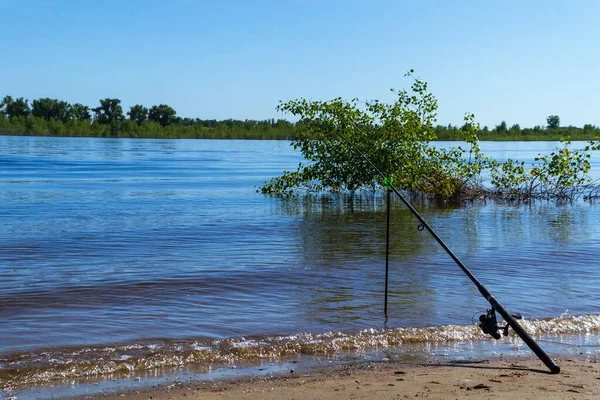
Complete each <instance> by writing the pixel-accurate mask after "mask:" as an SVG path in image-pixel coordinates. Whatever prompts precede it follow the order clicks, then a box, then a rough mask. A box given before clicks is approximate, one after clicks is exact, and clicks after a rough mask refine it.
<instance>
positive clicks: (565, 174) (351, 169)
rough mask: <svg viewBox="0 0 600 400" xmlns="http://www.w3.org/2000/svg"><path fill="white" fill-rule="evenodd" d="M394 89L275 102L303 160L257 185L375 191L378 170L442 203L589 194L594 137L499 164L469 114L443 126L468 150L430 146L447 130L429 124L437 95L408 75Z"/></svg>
mask: <svg viewBox="0 0 600 400" xmlns="http://www.w3.org/2000/svg"><path fill="white" fill-rule="evenodd" d="M411 72H412V71H411ZM409 75H410V74H409ZM394 93H395V94H396V100H395V101H394V102H393V103H391V104H386V103H383V102H380V101H378V100H375V101H366V102H361V101H359V100H358V99H353V100H351V101H344V100H342V99H341V98H336V99H333V100H331V101H308V100H306V99H296V100H291V101H288V102H285V103H280V104H279V106H278V110H280V111H283V112H288V113H291V114H293V115H294V116H296V117H298V118H299V122H298V124H297V126H296V135H295V137H294V139H293V141H292V146H293V147H294V148H295V149H299V150H300V152H301V153H302V155H303V156H304V159H305V161H304V162H302V163H300V164H299V165H298V169H297V170H296V171H284V172H283V175H281V176H279V177H275V178H273V179H271V180H270V181H269V182H265V183H264V184H263V185H262V186H261V187H260V188H259V190H258V191H259V192H261V193H263V194H270V195H276V196H289V195H292V194H297V193H306V192H321V193H322V192H329V193H344V192H350V193H354V192H355V191H357V190H363V189H368V190H373V191H375V190H377V189H379V188H381V187H382V185H384V184H385V182H384V181H382V179H381V175H380V174H379V173H378V172H377V169H379V170H380V171H381V173H382V174H383V175H384V176H386V177H390V179H393V180H394V185H395V186H396V187H397V188H398V189H401V190H405V191H408V192H411V193H417V194H420V195H424V196H426V197H430V198H437V199H444V200H448V201H459V200H461V199H475V198H484V197H503V198H509V199H519V200H528V199H531V198H558V199H575V198H577V197H578V196H580V195H581V194H583V193H584V191H585V190H586V189H587V190H588V192H589V187H588V186H586V185H589V183H590V180H589V176H588V172H589V169H590V163H589V159H590V157H591V153H590V152H591V151H596V150H599V149H600V141H598V139H596V140H593V141H590V142H589V143H588V145H587V146H585V147H584V148H582V149H572V148H571V147H570V141H568V140H567V141H562V142H561V146H560V147H558V148H557V149H556V150H555V151H553V152H552V153H551V154H549V155H544V156H542V155H540V156H539V157H537V158H536V160H535V161H536V163H535V164H534V165H532V166H531V167H529V168H528V167H525V164H524V163H523V162H520V161H517V160H508V161H506V162H498V161H497V160H492V159H489V158H488V157H486V156H485V155H484V154H483V153H482V152H481V150H480V147H479V138H478V133H480V132H481V129H480V127H479V125H478V124H476V123H475V122H474V118H475V117H474V115H473V114H466V115H465V117H464V125H463V126H462V127H461V128H460V129H457V128H452V127H448V130H450V129H452V131H453V135H456V136H459V137H460V138H461V139H462V140H463V141H464V142H466V144H467V146H468V148H467V149H463V148H461V147H451V148H449V149H445V148H441V147H435V146H432V145H431V143H430V142H431V141H432V140H435V139H437V138H438V136H437V133H438V132H443V131H444V130H445V128H444V129H439V126H438V127H434V126H433V123H434V122H435V117H436V111H437V100H436V99H435V97H434V96H433V95H432V94H431V93H429V92H428V91H427V83H425V82H424V81H422V80H419V79H413V83H412V85H411V87H410V92H409V91H406V90H401V91H394ZM496 132H498V133H503V132H512V134H517V132H521V128H520V126H518V125H513V126H512V127H511V128H510V130H507V126H506V123H505V122H504V121H503V122H502V123H501V124H500V125H499V126H497V127H496ZM361 153H362V154H363V155H364V156H366V158H368V160H370V161H368V160H367V159H365V157H362V156H361ZM371 163H372V164H371ZM483 171H486V172H488V173H489V175H490V176H491V185H492V187H491V188H485V187H484V186H483V183H482V178H481V175H482V172H483ZM584 196H585V194H584ZM587 197H589V194H588V195H587Z"/></svg>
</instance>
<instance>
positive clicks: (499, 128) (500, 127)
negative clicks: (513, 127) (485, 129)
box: [496, 121, 508, 133]
mask: <svg viewBox="0 0 600 400" xmlns="http://www.w3.org/2000/svg"><path fill="white" fill-rule="evenodd" d="M507 131H508V127H507V125H506V121H502V122H500V125H496V132H498V133H506V132H507Z"/></svg>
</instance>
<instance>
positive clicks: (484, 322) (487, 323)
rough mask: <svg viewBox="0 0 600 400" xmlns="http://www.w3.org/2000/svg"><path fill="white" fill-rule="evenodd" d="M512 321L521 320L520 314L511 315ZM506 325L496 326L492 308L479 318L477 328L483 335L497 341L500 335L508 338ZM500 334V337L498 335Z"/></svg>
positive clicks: (507, 326)
mask: <svg viewBox="0 0 600 400" xmlns="http://www.w3.org/2000/svg"><path fill="white" fill-rule="evenodd" d="M511 315H512V317H513V318H514V319H522V318H523V316H522V315H521V314H511ZM509 326H510V325H508V323H507V324H506V325H504V326H500V325H498V319H497V318H496V310H495V309H494V308H493V307H492V308H490V309H488V310H487V313H486V314H481V315H480V316H479V327H480V328H481V330H482V331H483V333H485V334H488V335H490V336H492V337H493V338H494V339H496V340H499V339H500V338H501V337H502V335H504V336H508V328H509ZM500 332H502V335H501V334H500Z"/></svg>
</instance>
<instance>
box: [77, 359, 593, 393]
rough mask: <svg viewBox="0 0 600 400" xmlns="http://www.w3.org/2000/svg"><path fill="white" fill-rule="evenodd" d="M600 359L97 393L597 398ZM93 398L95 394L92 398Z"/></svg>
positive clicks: (386, 367) (360, 367)
mask: <svg viewBox="0 0 600 400" xmlns="http://www.w3.org/2000/svg"><path fill="white" fill-rule="evenodd" d="M599 360H600V357H599V356H598V355H595V356H592V357H590V356H587V357H582V356H579V357H575V358H573V357H565V358H562V359H557V360H556V361H557V362H558V363H559V365H560V366H561V368H562V371H561V373H560V374H558V375H553V374H550V373H549V372H548V371H547V369H546V368H545V367H544V365H543V364H542V363H541V362H540V361H539V360H538V359H537V358H516V359H508V360H470V361H467V362H460V363H452V362H430V363H419V364H414V363H390V362H377V363H372V362H370V363H355V364H347V365H339V366H335V367H331V368H322V369H316V370H312V371H306V372H298V371H294V370H290V371H288V372H286V373H283V374H280V375H275V376H269V377H250V378H243V379H236V380H217V381H204V382H193V381H190V382H181V383H177V384H174V385H169V386H164V387H150V388H148V389H144V390H135V391H130V392H125V393H117V394H110V395H102V396H98V397H95V398H96V399H104V400H117V399H123V398H127V399H132V400H142V399H144V400H147V399H153V400H167V399H248V400H253V399H261V400H264V399H297V400H298V399H323V398H327V399H348V398H352V399H397V398H415V397H424V398H430V399H456V398H462V397H469V398H475V399H477V398H492V397H493V398H494V399H507V400H513V399H518V398H521V399H566V398H575V399H592V398H596V396H597V394H598V393H600V363H599ZM87 398H89V397H87Z"/></svg>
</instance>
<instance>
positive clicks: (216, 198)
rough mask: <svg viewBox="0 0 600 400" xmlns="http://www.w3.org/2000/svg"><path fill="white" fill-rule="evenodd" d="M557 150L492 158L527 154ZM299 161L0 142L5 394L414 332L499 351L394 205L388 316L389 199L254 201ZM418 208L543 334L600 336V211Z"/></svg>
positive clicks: (274, 155) (138, 144) (468, 297)
mask: <svg viewBox="0 0 600 400" xmlns="http://www.w3.org/2000/svg"><path fill="white" fill-rule="evenodd" d="M440 145H451V144H448V143H442V144H440ZM555 145H556V143H550V142H525V143H524V142H483V143H482V149H483V151H484V153H486V154H488V155H490V156H492V157H495V158H497V159H506V158H517V159H522V160H525V161H531V160H533V158H534V157H535V156H536V155H537V154H538V153H542V154H546V153H548V152H549V151H550V150H551V149H552V148H553V147H554V146H555ZM301 160H302V157H301V155H300V154H298V153H297V152H296V151H294V150H293V149H292V148H291V147H289V142H284V141H235V140H234V141H226V140H146V139H100V138H51V137H18V136H0V204H2V208H1V211H0V217H1V219H0V222H1V223H0V389H2V390H4V392H5V393H13V392H14V393H17V394H19V396H20V397H19V398H29V397H31V398H37V397H42V398H43V397H44V396H46V397H50V395H53V396H54V395H56V396H58V397H66V396H67V395H69V394H77V393H79V394H81V391H77V390H73V388H72V386H69V385H66V386H65V387H66V389H64V388H63V389H58V388H57V387H60V384H61V382H73V381H74V380H77V379H79V382H83V383H81V387H85V388H86V389H85V390H86V393H87V391H92V392H93V389H90V388H89V386H85V382H84V381H86V380H87V381H94V382H96V385H98V383H97V382H98V381H100V382H107V381H108V379H109V378H112V377H114V376H113V375H114V374H121V376H128V377H130V378H131V377H132V376H134V375H135V374H138V375H136V376H139V374H148V371H154V372H152V373H153V374H154V375H152V374H151V375H152V376H154V377H158V376H160V377H164V376H166V375H165V373H164V370H165V368H176V367H181V366H184V367H190V368H199V369H200V370H202V369H203V368H204V370H206V369H208V368H212V367H213V366H231V365H236V364H239V365H241V364H244V365H245V364H248V363H249V364H253V363H254V364H256V363H261V362H262V361H264V360H268V361H269V362H274V363H275V365H278V364H277V363H279V364H281V363H283V362H285V360H289V359H290V357H292V358H293V357H305V356H310V359H311V360H312V362H314V361H315V360H316V359H323V358H325V359H330V360H331V359H332V358H333V359H335V358H336V357H337V359H342V358H344V357H350V358H353V357H356V354H357V352H368V351H371V350H373V349H378V350H377V351H381V350H382V349H387V350H385V351H388V352H389V354H388V356H390V357H391V356H393V354H396V355H398V354H404V355H406V354H407V352H410V349H409V347H406V346H405V344H406V343H409V342H410V343H420V345H419V346H421V347H420V350H419V351H420V352H422V353H423V354H429V355H431V354H433V355H435V354H434V353H435V352H436V351H437V350H435V349H434V350H432V348H431V346H432V344H433V343H454V344H453V345H452V346H454V347H455V348H458V349H459V350H460V352H457V353H453V354H455V355H456V354H459V353H461V355H460V356H461V357H464V356H465V353H464V346H465V344H466V343H468V344H469V346H470V347H468V348H469V349H471V350H469V351H468V352H467V355H469V354H473V352H474V351H476V350H473V349H474V347H473V346H475V347H477V346H479V347H477V348H480V350H477V351H479V352H481V354H487V353H486V352H488V353H489V352H493V351H498V348H497V347H494V346H496V345H495V344H489V343H488V341H487V340H486V339H485V338H484V337H483V335H481V334H480V333H479V331H478V328H477V327H476V326H474V325H473V324H472V316H473V315H474V314H480V313H482V312H485V309H486V306H487V305H488V304H487V302H486V301H485V300H484V299H483V298H482V297H481V295H480V294H479V293H478V291H477V289H476V288H475V287H474V286H473V284H472V283H471V282H470V281H469V280H468V279H467V278H466V276H464V274H463V273H462V272H461V271H460V270H459V269H458V267H457V266H456V265H455V264H454V263H453V262H452V260H451V259H450V258H449V257H448V256H447V255H446V254H445V253H444V252H443V250H442V249H440V248H439V246H437V244H436V243H435V242H434V241H433V240H432V239H431V238H430V237H429V236H428V235H427V234H426V232H421V231H419V230H418V229H417V225H418V224H417V222H416V220H415V219H414V218H413V217H412V215H411V214H410V213H409V212H408V211H407V210H406V209H405V208H404V207H403V206H402V204H401V203H400V202H399V201H394V202H393V204H392V216H391V220H392V223H391V224H392V225H391V230H392V233H391V253H390V294H389V296H390V297H389V319H388V320H387V321H385V319H384V317H383V287H384V278H385V276H384V271H385V269H384V268H385V267H384V257H385V203H384V201H383V200H384V199H383V198H382V197H379V196H375V197H369V196H367V197H362V198H358V199H355V200H354V201H352V202H350V201H348V199H344V198H337V199H330V200H329V201H323V200H312V201H311V200H308V199H296V200H282V199H277V198H271V197H268V196H263V195H260V194H257V193H255V189H256V187H258V186H259V185H260V184H261V183H262V182H263V181H265V180H268V179H270V178H271V177H274V176H277V175H278V174H280V173H281V172H282V171H283V170H293V169H295V167H296V166H297V164H298V163H299V162H300V161H301ZM592 175H593V176H594V177H595V178H597V177H600V157H599V156H598V155H594V158H593V159H592ZM417 209H418V211H419V212H421V213H422V215H423V216H424V217H425V219H426V220H427V221H428V222H429V223H430V224H431V225H432V227H433V228H434V229H435V230H436V231H437V232H438V234H439V235H440V236H441V237H442V238H443V239H444V240H445V241H446V242H447V244H448V245H449V246H450V247H451V248H452V249H453V251H454V252H455V253H456V254H457V255H458V256H459V257H460V258H461V259H462V260H463V261H464V263H465V264H466V265H467V266H468V267H469V268H470V269H471V270H472V272H473V273H474V274H475V275H476V276H477V277H478V279H479V280H480V281H481V282H482V283H484V284H485V285H486V286H487V287H488V289H490V290H491V291H492V292H493V293H494V295H495V296H496V298H497V299H498V300H499V301H500V302H501V303H503V304H504V306H505V307H507V308H508V309H509V310H511V311H515V312H520V313H522V314H523V315H524V316H525V318H526V322H525V324H526V325H527V326H528V327H529V329H530V330H532V331H533V333H535V334H536V335H537V336H538V337H541V336H544V337H546V336H548V337H552V338H553V340H556V339H557V338H556V336H557V335H559V336H560V335H573V334H577V335H579V336H577V338H578V339H572V338H571V339H569V340H570V342H571V344H573V342H574V341H575V342H577V341H579V342H578V343H582V342H581V341H583V342H585V343H586V345H588V346H589V345H597V344H599V343H600V341H599V338H598V333H597V332H598V329H599V328H600V320H599V319H598V316H597V314H600V308H599V306H598V304H600V269H599V268H598V265H597V261H595V260H598V259H600V207H599V206H598V205H596V204H594V203H589V202H583V201H579V202H575V203H572V204H566V205H565V204H563V205H557V204H555V203H553V202H545V201H538V202H534V203H532V204H526V205H523V204H521V205H515V204H505V203H503V202H497V201H487V202H479V203H473V204H464V205H461V206H445V207H434V206H431V205H417ZM475 319H476V318H475ZM590 332H592V333H591V334H590ZM594 332H595V333H594ZM581 334H584V336H585V337H584V338H583V339H582V338H581ZM473 343H478V344H477V345H474V344H473ZM423 346H424V347H423ZM436 346H437V345H436ZM456 346H458V347H456ZM510 348H511V345H507V347H506V349H508V350H509V351H510ZM592 348H593V347H592ZM593 351H596V350H593ZM449 352H450V353H452V351H451V350H448V348H447V347H446V348H444V350H439V351H438V353H439V354H446V355H447V354H450V353H449ZM348 354H353V355H350V356H348ZM373 354H375V353H373ZM390 354H391V355H390ZM342 355H343V356H342ZM398 356H399V355H398ZM296 361H297V360H296ZM296 361H295V362H296ZM274 368H275V367H274ZM156 371H159V372H156ZM132 374H133V375H132ZM167 375H168V374H167ZM165 379H166V378H165ZM49 382H53V383H52V385H50V383H49ZM57 382H58V383H57ZM57 385H58V386H57ZM46 386H47V387H54V389H43V390H42V389H39V388H40V387H42V388H43V387H46ZM31 387H37V388H38V389H36V390H37V392H35V393H34V392H28V391H27V390H26V389H23V388H31ZM96 387H97V386H96ZM100 387H102V386H100ZM40 390H41V391H40ZM44 390H45V391H44ZM60 390H63V391H60ZM32 393H33V394H32ZM28 396H29V397H28Z"/></svg>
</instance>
